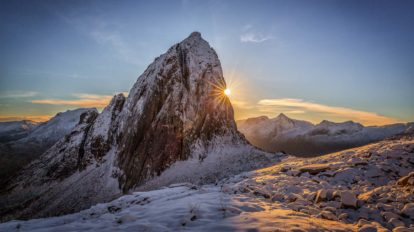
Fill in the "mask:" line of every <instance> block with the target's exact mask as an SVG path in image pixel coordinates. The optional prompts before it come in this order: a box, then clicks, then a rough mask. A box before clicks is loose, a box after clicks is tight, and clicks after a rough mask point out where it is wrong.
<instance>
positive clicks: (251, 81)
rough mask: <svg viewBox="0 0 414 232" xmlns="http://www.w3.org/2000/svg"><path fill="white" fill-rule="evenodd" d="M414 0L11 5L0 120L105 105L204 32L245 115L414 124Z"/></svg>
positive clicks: (1, 36)
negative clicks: (176, 48)
mask: <svg viewBox="0 0 414 232" xmlns="http://www.w3.org/2000/svg"><path fill="white" fill-rule="evenodd" d="M412 12H414V2H412V1H336V0H332V1H331V0H329V1H328V0H327V1H1V3H0V50H1V53H0V120H11V119H20V118H29V119H34V120H40V119H44V118H47V117H50V116H52V115H54V114H55V113H57V112H59V111H64V110H66V109H73V108H78V107H86V106H90V107H92V106H96V107H98V108H101V107H103V106H104V105H105V103H106V102H107V101H108V100H109V99H110V97H111V96H112V95H113V94H114V93H117V92H128V91H129V89H130V88H131V87H132V85H133V83H134V82H135V81H136V79H137V77H138V76H139V75H140V74H141V73H142V72H143V71H144V70H145V68H146V67H147V65H149V64H150V63H151V62H152V61H153V60H154V58H155V57H157V56H159V55H160V54H161V53H164V52H165V51H166V50H167V49H168V48H169V47H170V46H171V45H173V44H174V43H176V42H179V41H181V40H182V39H184V38H185V37H186V36H188V35H189V34H190V33H191V32H192V31H199V32H201V34H202V36H203V38H205V39H206V40H207V41H209V43H210V45H211V46H212V47H214V48H215V50H216V51H217V53H218V55H219V57H220V59H221V62H222V66H223V70H224V75H225V78H226V80H227V81H228V83H229V86H230V88H231V89H232V96H231V100H232V103H233V106H234V108H235V111H236V118H238V119H241V118H246V117H252V116H258V115H268V116H270V117H274V116H276V115H277V114H278V113H280V112H285V113H286V114H287V115H288V116H291V117H294V118H300V119H306V120H311V121H313V122H318V121H320V120H322V119H329V120H333V121H345V120H354V121H360V122H363V123H364V124H367V125H370V124H385V123H392V122H399V121H402V122H404V121H414V101H413V100H414V91H413V90H412V89H413V87H414V63H413V62H414V29H413V28H414V14H413V13H412Z"/></svg>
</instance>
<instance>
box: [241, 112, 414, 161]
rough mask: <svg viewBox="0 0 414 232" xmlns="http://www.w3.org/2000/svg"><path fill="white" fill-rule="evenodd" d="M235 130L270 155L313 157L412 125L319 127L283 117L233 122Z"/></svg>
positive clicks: (329, 124)
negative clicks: (273, 153) (286, 154)
mask: <svg viewBox="0 0 414 232" xmlns="http://www.w3.org/2000/svg"><path fill="white" fill-rule="evenodd" d="M237 126H238V129H239V130H240V132H242V133H243V134H244V135H245V136H246V138H247V139H248V140H249V141H250V142H251V143H252V144H253V145H256V146H258V147H260V148H262V149H264V150H267V151H270V152H276V151H284V152H286V153H289V154H293V155H298V156H315V155H321V154H326V153H329V152H335V151H339V150H343V149H347V148H352V147H357V146H362V145H365V144H368V143H371V142H376V141H380V140H383V139H386V138H389V137H392V136H394V135H398V134H400V133H404V132H405V131H407V130H409V129H410V128H412V127H413V123H406V124H404V123H397V124H392V125H386V126H367V127H364V126H363V125H361V124H360V123H356V122H352V121H347V122H341V123H336V122H330V121H327V120H323V121H322V122H320V123H319V124H316V125H314V124H312V123H310V122H307V121H302V120H296V119H291V118H289V117H287V116H286V115H284V114H280V115H279V116H277V117H276V118H273V119H269V118H268V117H265V116H261V117H257V118H249V119H246V120H239V121H237Z"/></svg>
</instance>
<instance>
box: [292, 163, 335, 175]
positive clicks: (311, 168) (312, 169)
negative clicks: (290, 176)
mask: <svg viewBox="0 0 414 232" xmlns="http://www.w3.org/2000/svg"><path fill="white" fill-rule="evenodd" d="M328 169H329V164H311V165H306V166H303V167H300V168H299V172H300V173H303V172H308V173H309V174H311V175H316V174H318V173H320V172H323V171H326V170H328Z"/></svg>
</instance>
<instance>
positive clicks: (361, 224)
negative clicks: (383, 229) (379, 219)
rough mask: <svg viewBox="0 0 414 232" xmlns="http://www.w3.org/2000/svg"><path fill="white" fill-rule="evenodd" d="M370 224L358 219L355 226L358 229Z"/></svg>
mask: <svg viewBox="0 0 414 232" xmlns="http://www.w3.org/2000/svg"><path fill="white" fill-rule="evenodd" d="M369 224H370V222H369V221H367V220H365V219H359V221H358V223H357V226H358V227H362V226H364V225H369Z"/></svg>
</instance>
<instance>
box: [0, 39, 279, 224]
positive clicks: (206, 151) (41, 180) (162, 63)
mask: <svg viewBox="0 0 414 232" xmlns="http://www.w3.org/2000/svg"><path fill="white" fill-rule="evenodd" d="M224 89H225V81H224V78H223V73H222V69H221V64H220V61H219V59H218V56H217V54H216V52H215V51H214V50H213V49H212V48H211V47H210V45H209V44H208V43H207V42H206V41H205V40H203V39H202V38H201V35H200V33H198V32H194V33H192V34H191V35H190V36H189V37H188V38H186V39H185V40H183V41H182V42H180V43H178V44H176V45H174V46H172V47H171V48H170V49H169V50H168V51H167V52H166V53H165V54H163V55H161V56H160V57H158V58H156V59H155V61H154V62H153V63H152V64H150V65H149V66H148V68H147V69H146V70H145V72H144V73H143V74H142V75H141V76H140V77H139V78H138V80H137V81H136V83H135V84H134V86H133V87H132V89H131V90H130V92H129V95H128V97H127V98H125V97H124V96H123V95H122V94H118V95H116V96H114V98H113V99H112V101H111V102H110V104H109V105H108V106H107V107H106V108H105V109H104V110H103V111H102V113H101V114H99V115H98V114H97V113H94V112H90V113H88V114H85V115H83V116H82V117H81V123H80V124H79V125H77V126H76V128H75V129H74V130H73V131H72V132H71V133H70V135H68V136H66V137H65V138H64V139H61V140H60V141H59V142H58V143H56V144H55V145H54V146H53V147H52V148H50V149H49V150H48V151H47V152H45V153H44V154H43V155H42V156H41V157H40V158H39V159H38V160H36V161H34V162H32V163H31V164H30V165H28V166H27V167H25V168H24V169H23V170H22V171H21V172H20V174H19V175H18V176H17V177H16V178H15V179H14V180H12V181H11V182H9V183H8V184H7V185H5V186H2V188H1V190H2V191H1V194H2V195H1V196H0V216H1V218H2V220H9V219H12V218H33V217H44V216H50V215H59V214H65V213H70V212H76V211H79V210H81V209H85V208H88V207H90V206H91V205H94V204H96V203H99V202H104V201H109V200H112V199H114V198H115V197H118V196H119V195H121V194H123V193H128V192H130V191H131V190H133V189H134V188H137V187H140V188H146V189H152V188H158V187H161V186H163V185H165V184H170V183H174V182H179V181H183V180H185V181H189V182H192V183H197V184H201V183H211V182H215V181H217V180H218V179H220V178H223V177H226V176H230V175H233V174H234V173H239V172H241V171H246V170H252V169H255V168H258V167H263V166H268V165H270V164H272V163H275V162H278V161H279V157H280V155H279V154H270V153H266V152H263V151H261V150H258V149H256V148H255V147H253V146H251V145H250V144H249V143H248V142H247V141H246V140H245V139H244V137H243V135H242V134H240V133H239V132H238V131H237V129H236V123H235V121H234V117H233V108H232V106H231V103H230V101H229V99H228V98H227V97H226V96H225V95H224V94H223V91H224Z"/></svg>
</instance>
